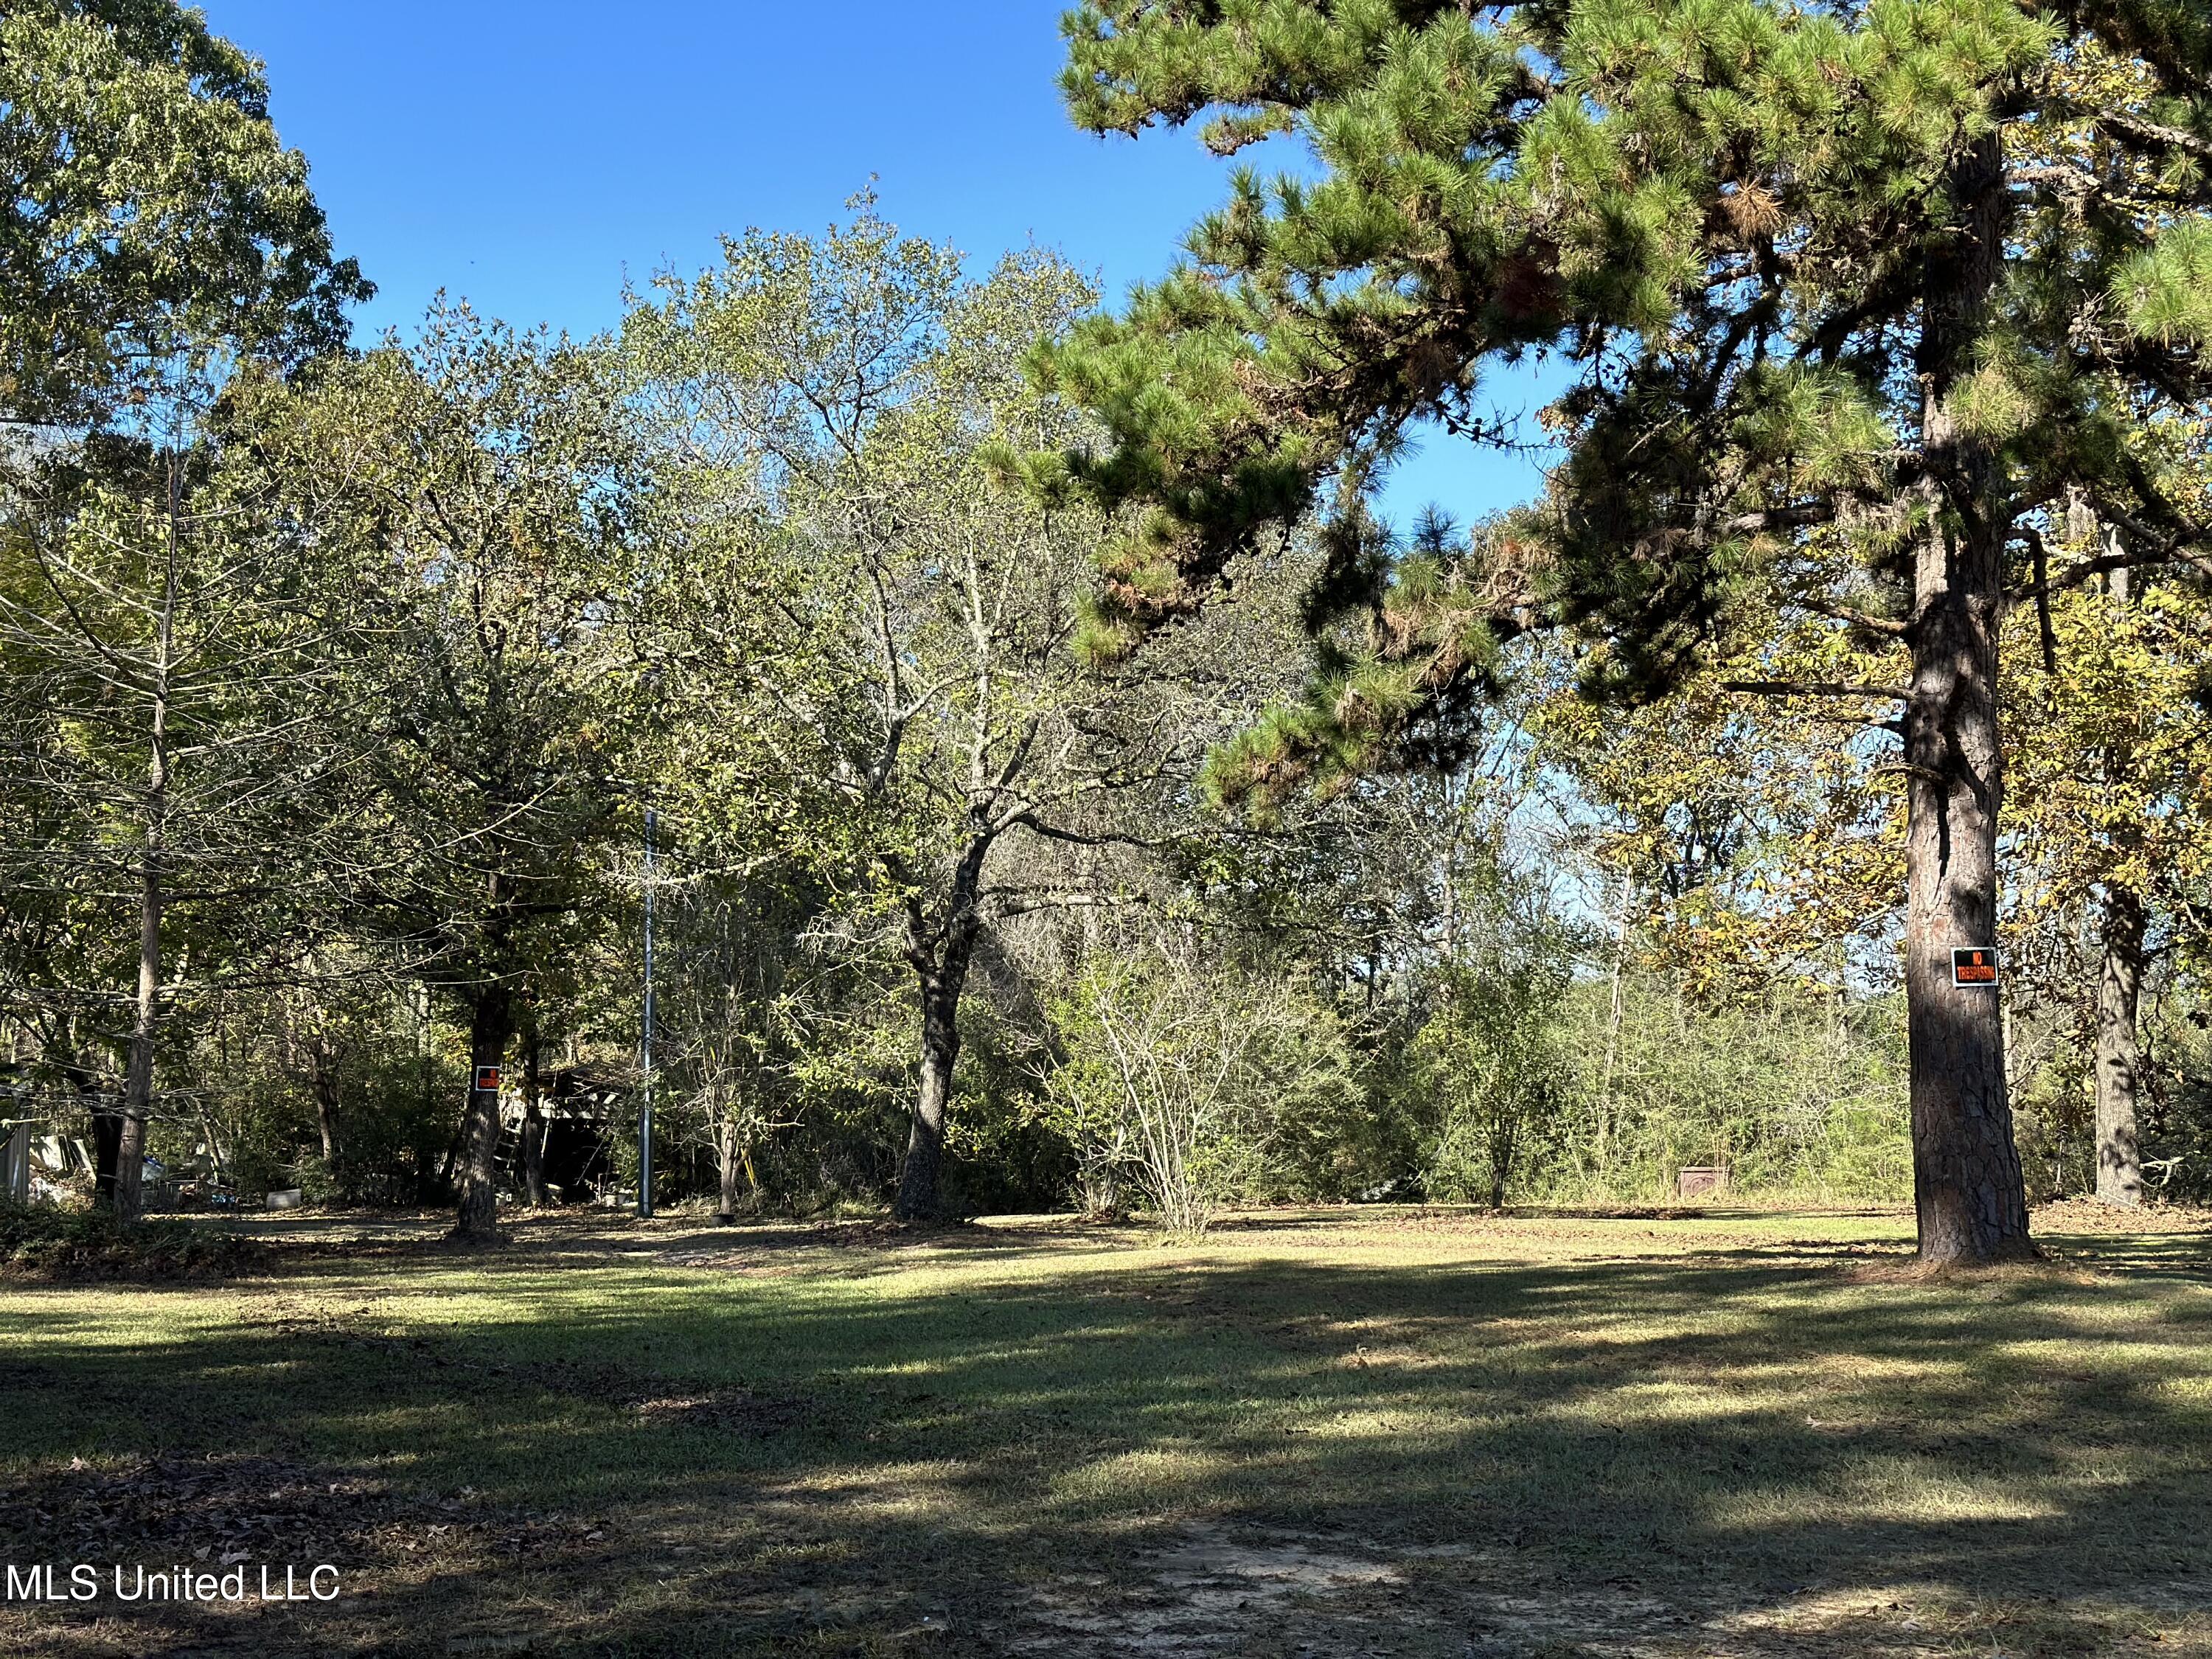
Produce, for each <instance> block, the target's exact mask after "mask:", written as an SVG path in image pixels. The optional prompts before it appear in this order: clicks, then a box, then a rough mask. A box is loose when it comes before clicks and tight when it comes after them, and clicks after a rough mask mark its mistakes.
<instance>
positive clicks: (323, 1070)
mask: <svg viewBox="0 0 2212 1659" xmlns="http://www.w3.org/2000/svg"><path fill="white" fill-rule="evenodd" d="M307 1089H308V1091H309V1092H310V1093H311V1094H313V1096H314V1097H315V1127H316V1129H317V1131H318V1132H319V1133H320V1135H321V1137H322V1142H323V1165H324V1167H325V1169H332V1170H334V1169H336V1168H337V1162H338V1152H339V1150H340V1142H339V1139H338V1066H337V1054H334V1053H332V1052H331V1046H330V1044H329V1043H328V1042H326V1041H325V1039H324V1038H323V1036H321V1035H320V1034H319V1033H318V1034H315V1035H313V1036H309V1037H308V1039H307Z"/></svg>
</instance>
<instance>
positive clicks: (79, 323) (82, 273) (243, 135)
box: [0, 0, 373, 424]
mask: <svg viewBox="0 0 2212 1659" xmlns="http://www.w3.org/2000/svg"><path fill="white" fill-rule="evenodd" d="M0 170H4V172H5V173H6V176H7V177H8V179H9V181H10V191H11V196H10V210H9V213H8V214H7V215H6V216H4V218H0V410H5V412H6V413H7V414H8V416H9V418H11V419H14V420H18V421H22V420H30V421H49V422H58V423H62V424H76V423H80V422H90V423H97V422H100V421H102V420H105V419H108V418H111V417H113V416H116V415H117V414H118V412H119V411H122V410H127V409H128V408H129V406H130V405H131V404H132V403H134V402H135V401H136V400H137V398H138V397H143V393H144V392H145V391H146V390H147V389H148V387H149V385H150V384H151V383H152V380H153V377H154V376H155V374H158V373H159V371H160V369H161V362H160V361H159V360H161V359H164V358H167V357H168V356H172V355H173V354H176V353H178V352H180V351H181V352H184V353H185V354H187V355H191V356H203V357H204V356H217V355H220V354H222V353H223V352H225V351H228V352H230V353H235V354H242V355H245V356H254V357H260V358H263V359H264V360H267V361H270V362H275V363H276V364H278V365H280V366H282V367H284V368H295V367H297V366H299V365H301V364H302V363H305V362H308V361H311V360H313V359H314V358H318V357H321V356H326V355H328V354H329V353H331V352H332V351H336V350H339V349H343V346H344V344H345V341H346V324H345V319H344V317H343V307H345V306H346V305H347V304H348V303H349V302H351V301H356V300H361V299H365V298H367V297H368V295H369V294H370V293H371V292H373V290H372V289H371V288H370V286H369V285H368V283H365V282H364V281H362V276H361V271H360V269H359V267H358V266H356V264H354V262H353V261H352V260H350V259H344V260H338V259H334V258H332V256H331V244H330V236H329V233H328V231H327V229H326V228H325V225H324V222H323V215H322V210H321V209H320V208H319V207H318V206H317V205H316V204H315V199H314V197H313V194H312V193H311V192H310V191H309V190H308V188H307V162H306V161H304V160H303V159H302V158H301V155H299V153H298V152H297V151H295V150H287V149H283V147H282V146H281V145H280V144H279V143H278V142H277V138H276V130H275V128H274V127H272V126H271V125H270V122H269V113H268V90H267V88H266V86H265V85H264V82H263V81H262V78H261V75H260V71H259V69H258V66H257V65H256V64H254V62H253V60H252V58H249V57H248V56H247V55H246V53H245V52H241V51H240V50H239V49H238V48H237V47H236V46H233V45H231V44H230V43H229V42H228V41H227V40H222V39H221V38H220V37H218V36H216V35H215V34H212V33H210V32H209V30H208V27H207V21H206V19H205V18H204V17H203V16H202V15H201V14H200V13H199V12H198V11H197V10H187V9H184V8H182V7H180V6H178V5H176V4H174V3H172V0H31V3H25V4H11V5H9V7H8V9H7V13H6V15H5V17H4V18H0Z"/></svg>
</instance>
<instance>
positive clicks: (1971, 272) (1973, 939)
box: [1905, 135, 2033, 1263]
mask: <svg viewBox="0 0 2212 1659" xmlns="http://www.w3.org/2000/svg"><path fill="white" fill-rule="evenodd" d="M1950 185H1951V197H1952V201H1953V204H1954V209H1955V211H1956V213H1957V215H1958V228H1956V230H1955V231H1954V232H1953V233H1952V234H1951V237H1950V240H1948V242H1947V243H1946V244H1944V245H1942V246H1939V247H1936V248H1935V249H1933V250H1931V252H1930V253H1929V258H1928V268H1927V274H1926V283H1927V287H1926V291H1925V295H1926V297H1925V304H1924V310H1923V318H1922V330H1921V335H1922V338H1921V344H1920V368H1921V383H1922V387H1923V393H1922V395H1923V413H1922V428H1921V439H1922V444H1923V453H1924V459H1925V464H1926V465H1925V475H1924V480H1923V483H1921V484H1920V485H1919V486H1918V487H1917V496H1918V505H1919V507H1920V508H1921V511H1922V513H1923V522H1922V523H1921V525H1920V526H1919V536H1920V541H1919V546H1918V550H1917V557H1916V560H1915V567H1916V568H1915V572H1914V606H1913V619H1912V623H1911V631H1910V633H1909V635H1908V636H1907V643H1908V644H1909V645H1910V646H1911V653H1912V675H1911V686H1910V687H1909V690H1908V696H1907V697H1906V701H1905V773H1906V776H1907V778H1908V780H1909V789H1908V803H1909V811H1910V823H1909V827H1908V829H1907V832H1906V840H1905V867H1906V882H1907V885H1908V888H1909V905H1908V909H1907V919H1906V926H1905V997H1906V1002H1907V1006H1908V1015H1907V1024H1908V1026H1909V1029H1910V1032H1911V1097H1912V1166H1913V1169H1912V1174H1913V1182H1912V1184H1913V1196H1914V1200H1915V1206H1916V1208H1917V1212H1918V1216H1919V1228H1920V1258H1921V1260H1922V1261H1928V1262H1931V1263H1952V1262H1977V1261H1996V1260H2001V1259H2002V1258H2005V1257H2009V1256H2020V1255H2028V1254H2031V1253H2032V1250H2033V1247H2032V1246H2031V1245H2030V1243H2029V1242H2028V1230H2027V1194H2026V1189H2025V1187H2024V1185H2023V1183H2022V1182H2021V1170H2020V1154H2019V1152H2018V1150H2017V1148H2016V1147H2015V1144H2014V1140H2013V1128H2012V1110H2011V1107H2010V1104H2009V1103H2008V1101H2007V1099H2006V1096H2005V1072H2004V1030H2003V1023H2002V1014H2001V1008H2000V1003H1999V996H2000V993H1999V991H1998V990H1997V988H1996V987H1994V986H1972V985H1969V986H1959V985H1954V984H1953V982H1952V973H1951V952H1952V951H1953V950H1954V949H1955V948H1957V947H1960V946H1970V947H1971V946H1979V947H1982V948H1984V949H1989V950H1994V948H1995V946H1996V915H1997V866H1996V831H1997V811H1998V807H1999V805H2000V803H2001V802H2002V799H2003V778H2002V771H2001V769H2000V750H1999V747H1998V736H1997V628H1998V623H1999V622H2000V620H2001V618H2002V606H2003V599H2004V580H2003V578H2004V552H2005V548H2006V544H2007V543H2008V540H2009V538H2010V534H2011V527H2012V526H2011V516H2010V513H2009V511H2008V508H2007V505H2006V502H2005V499H2004V495H2003V484H2002V475H2001V472H2000V470H1999V466H1998V463H1997V459H1996V456H1995V455H1994V454H1993V453H1992V452H1991V451H1990V447H1989V445H1988V444H1987V443H1986V442H1985V441H1982V440H1980V439H1978V438H1977V437H1975V436H1973V435H1971V434H1969V433H1966V432H1965V431H1963V430H1962V429H1961V428H1960V426H1959V424H1958V422H1957V421H1956V420H1955V418H1954V413H1953V410H1952V409H1951V407H1950V401H1949V400H1950V396H1951V392H1952V391H1953V389H1954V386H1956V385H1957V383H1958V381H1959V380H1960V376H1961V375H1962V374H1964V373H1966V370H1967V369H1968V368H1971V366H1972V361H1973V353H1974V350H1975V349H1976V347H1977V345H1978V341H1979V337H1980V334H1981V332H1982V331H1983V329H1984V326H1985V325H1986V322H1987V317H1988V308H1989V302H1990V295H1992V294H1993V293H1994V291H1995V289H1996V278H1997V275H1998V272H1999V268H2000V264H2001V261H2002V257H2003V241H2004V233H2005V214H2006V203H2005V195H2004V189H2003V161H2002V148H2001V145H2000V142H1999V140H1998V138H1997V137H1996V136H1995V135H1991V136H1990V137H1987V138H1984V139H1983V140H1980V141H1978V142H1977V143H1975V144H1974V145H1973V146H1972V148H1971V149H1969V150H1968V151H1967V152H1966V155H1964V156H1963V157H1962V158H1961V159H1960V161H1959V162H1957V163H1956V164H1955V165H1954V167H1953V169H1952V177H1951V179H1950Z"/></svg>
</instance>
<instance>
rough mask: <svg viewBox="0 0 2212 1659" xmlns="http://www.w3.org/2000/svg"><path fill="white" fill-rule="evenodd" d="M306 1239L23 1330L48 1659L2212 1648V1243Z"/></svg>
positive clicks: (9, 1466)
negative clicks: (275, 1597)
mask: <svg viewBox="0 0 2212 1659" xmlns="http://www.w3.org/2000/svg"><path fill="white" fill-rule="evenodd" d="M266 1225H267V1227H268V1229H269V1231H271V1232H272V1233H276V1234H278V1235H280V1236H282V1237H285V1238H287V1239H288V1240H289V1241H290V1242H289V1243H287V1244H286V1245H285V1246H284V1248H283V1252H282V1254H281V1255H280V1258H279V1261H278V1265H277V1266H276V1267H275V1268H274V1269H272V1270H271V1271H270V1272H268V1273H265V1274H263V1275H261V1276H258V1277H256V1278H253V1279H245V1280H240V1281H236V1282H233V1283H230V1284H227V1285H220V1286H193V1287H158V1286H138V1287H132V1286H113V1285H83V1286H42V1285H25V1284H6V1285H0V1413H4V1416H0V1421H4V1423H5V1425H6V1433H5V1436H4V1443H0V1560H6V1561H12V1562H15V1563H19V1564H22V1563H29V1562H46V1561H51V1562H53V1563H56V1564H57V1565H58V1567H59V1569H60V1576H61V1577H62V1579H63V1581H64V1587H65V1585H66V1578H67V1569H68V1567H69V1566H70V1565H73V1564H76V1563H79V1562H87V1563H93V1564H96V1565H98V1566H99V1568H100V1575H101V1585H102V1594H101V1596H100V1599H99V1600H98V1601H93V1602H87V1603H82V1604H74V1603H71V1604H57V1605H54V1606H52V1607H48V1606H25V1605H21V1604H17V1605H4V1606H0V1653H5V1654H9V1655H30V1656H38V1659H46V1656H56V1659H70V1656H94V1655H99V1656H109V1655H126V1654H127V1655H132V1656H142V1655H143V1656H153V1655H165V1656H173V1659H183V1656H185V1655H193V1656H216V1655H239V1656H243V1655H248V1654H252V1655H260V1654H277V1653H292V1652H295V1651H296V1652H300V1653H319V1654H339V1655H354V1654H372V1653H375V1654H410V1655H411V1654H434V1655H444V1654H467V1653H482V1654H508V1653H534V1654H544V1655H574V1656H583V1655H600V1654H606V1655H617V1654H619V1655H646V1654H664V1655H686V1656H690V1655H697V1656H707V1655H713V1656H721V1655H735V1654H753V1653H779V1654H781V1653H790V1654H802V1655H808V1654H822V1655H827V1654H902V1655H917V1656H920V1655H954V1654H973V1655H982V1654H1036V1655H1069V1656H1079V1659H1080V1656H1107V1655H1122V1654H1131V1655H1147V1656H1197V1655H1279V1656H1286V1659H1287V1656H1299V1655H1304V1656H1314V1659H1322V1656H1344V1655H1354V1654H1358V1655H1366V1654H1395V1655H1401V1656H1428V1655H1437V1656H1443V1655H1450V1656H1468V1655H1479V1656H1507V1655H1526V1656H1540V1655H1541V1656H1551V1659H1565V1656H1571V1655H1597V1654H1607V1655H1612V1654H1634V1655H1651V1656H1692V1655H1699V1656H1714V1655H1738V1654H1741V1655H1754V1654H1776V1655H1779V1654H1819V1655H1837V1656H1842V1655H1880V1656H1904V1655H1957V1656H1968V1655H1972V1656H1984V1659H1986V1656H1990V1655H2002V1656H2008V1659H2024V1656H2042V1655H2052V1656H2056V1655H2092V1654H2094V1655H2105V1654H2116V1655H2132V1654H2142V1655H2145V1656H2148V1655H2152V1654H2158V1655H2173V1654H2192V1655H2197V1654H2202V1655H2212V1233H2208V1232H2207V1231H2205V1230H2204V1229H2203V1227H2202V1226H2201V1225H2192V1226H2190V1227H2188V1228H2186V1229H2185V1230H2183V1231H2164V1232H2141V1233H2121V1232H2110V1231H2093V1232H2091V1231H2080V1232H2076V1231H2069V1230H2070V1229H2075V1228H2079V1227H2082V1226H2086V1225H2087V1219H2086V1218H2084V1216H2083V1214H2082V1212H2075V1213H2074V1214H2073V1215H2071V1216H2068V1215H2046V1216H2045V1217H2044V1218H2042V1219H2041V1221H2040V1223H2039V1231H2040V1232H2041V1234H2042V1236H2043V1237H2044V1238H2045V1242H2046V1243H2049V1244H2051V1245H2054V1246H2055V1247H2056V1249H2057V1251H2058V1252H2060V1253H2061V1254H2060V1255H2059V1258H2058V1259H2057V1260H2055V1261H2052V1262H2051V1263H2049V1264H2047V1265H2042V1266H2038V1267H2031V1268H2025V1269H2020V1270H2016V1271H2008V1272H2005V1273H1994V1274H1990V1275H1988V1276H1984V1277H1977V1278H1966V1279H1957V1280H1954V1281H1950V1282H1947V1283H1941V1284H1926V1283H1919V1282H1915V1281H1913V1280H1912V1279H1911V1278H1910V1276H1909V1274H1908V1273H1907V1272H1906V1271H1905V1250H1906V1245H1907V1241H1908V1237H1909V1222H1908V1220H1907V1218H1905V1217H1903V1216H1901V1215H1897V1214H1892V1213H1865V1214H1856V1215H1814V1214H1804V1213H1795V1214H1783V1215H1759V1214H1753V1213H1748V1212H1745V1213H1735V1212H1712V1213H1711V1214H1709V1215H1706V1216H1703V1217H1696V1218H1679V1219H1656V1218H1655V1219H1648V1220H1645V1219H1580V1218H1547V1217H1540V1216H1511V1217H1504V1218H1492V1217H1488V1216H1480V1215H1470V1214H1464V1213H1458V1212H1432V1211H1385V1212H1374V1211H1360V1212H1311V1213H1305V1212H1300V1213H1295V1214H1292V1213H1284V1214H1265V1215H1257V1216H1252V1217H1249V1218H1242V1219H1240V1220H1238V1221H1236V1222H1234V1223H1232V1224H1231V1225H1227V1226H1225V1227H1224V1228H1223V1229H1222V1230H1221V1231H1218V1232H1217V1233H1215V1234H1214V1235H1213V1236H1212V1237H1209V1238H1208V1239H1206V1241H1205V1242H1203V1243H1198V1244H1194V1245H1173V1246H1170V1245H1162V1244H1160V1243H1157V1242H1156V1241H1154V1240H1152V1239H1151V1238H1149V1237H1147V1236H1146V1235H1144V1234H1142V1233H1140V1232H1137V1231H1115V1230H1111V1229H1100V1228H1097V1227H1091V1226H1081V1225H1074V1224H1073V1223H1069V1222H1066V1221H1064V1220H1058V1219H1053V1218H1038V1219H1030V1220H1012V1221H999V1222H993V1223H989V1224H985V1225H976V1226H971V1227H963V1228H956V1229H951V1230H949V1231H943V1232H939V1233H934V1234H927V1235H921V1236H914V1235H903V1234H900V1233H897V1232H896V1231H891V1230H888V1229H884V1228H879V1227H873V1226H869V1225H858V1224H855V1225H848V1226H842V1227H827V1226H825V1227H820V1228H808V1227H775V1226H762V1227H748V1228H739V1229H717V1228H714V1227H712V1226H710V1225H703V1224H702V1222H699V1221H696V1220H694V1221H686V1220H684V1219H681V1218H675V1219H665V1220H662V1221H659V1222H655V1223H653V1224H650V1225H644V1224H637V1223H634V1222H629V1223H626V1222H623V1221H620V1220H615V1219H609V1218H604V1217H602V1218H595V1219H586V1218H549V1219H544V1220H531V1221H525V1222H522V1223H520V1225H517V1226H516V1228H515V1229H514V1237H515V1241H516V1242H515V1243H513V1245H511V1246H510V1247H508V1248H507V1249H502V1250H500V1251H498V1252H495V1253H492V1254H489V1255H475V1256H471V1255H454V1254H451V1253H448V1252H447V1251H446V1250H444V1249H440V1248H438V1247H437V1246H436V1245H435V1244H434V1243H431V1242H429V1241H430V1239H431V1237H432V1236H434V1235H435V1231H436V1230H437V1229H436V1224H435V1223H432V1222H429V1221H425V1222H423V1223H422V1224H419V1225H383V1226H373V1225H371V1224H368V1223H364V1222H361V1221H341V1222H337V1223H316V1222H313V1221H312V1220H310V1221H301V1222H277V1221H271V1222H270V1223H269V1224H266ZM356 1239H358V1241H359V1242H352V1243H347V1242H344V1241H350V1240H356ZM318 1240H319V1241H320V1242H317V1241H318ZM196 1558H197V1560H196ZM226 1558H228V1559H229V1560H230V1565H234V1566H240V1567H243V1568H245V1569H246V1571H248V1573H249V1574H250V1575H252V1574H258V1570H259V1568H260V1567H261V1565H264V1564H269V1565H271V1566H273V1567H274V1568H275V1569H276V1580H277V1581H278V1582H280V1583H281V1580H282V1569H283V1567H284V1566H286V1565H292V1566H294V1567H295V1568H296V1569H298V1570H299V1571H300V1573H301V1580H300V1582H301V1583H303V1584H304V1582H305V1578H304V1575H305V1571H306V1569H307V1568H308V1567H311V1566H313V1565H316V1564H318V1563H323V1562H329V1563H333V1564H336V1565H337V1566H338V1567H339V1568H340V1569H341V1577H340V1583H341V1586H342V1588H341V1589H340V1593H339V1595H338V1596H337V1599H336V1600H335V1601H330V1602H327V1603H314V1602H300V1603H285V1602H271V1603H261V1602H258V1601H254V1602H249V1603H247V1604H246V1605H245V1606H244V1607H232V1606H228V1605H224V1604H221V1603H217V1604H215V1605H212V1606H203V1605H199V1604H196V1603H190V1602H186V1603H144V1602H131V1603H126V1602H119V1601H116V1600H115V1599H114V1598H113V1596H112V1583H110V1580H109V1575H110V1574H111V1573H112V1567H113V1565H115V1564H117V1563H121V1564H123V1565H125V1569H126V1588H128V1587H129V1586H130V1583H131V1577H130V1570H131V1569H134V1568H136V1567H137V1565H141V1564H143V1565H146V1566H148V1567H149V1569H150V1568H158V1567H161V1566H165V1565H170V1564H173V1563H182V1564H185V1565H196V1566H197V1570H199V1571H208V1570H210V1569H220V1568H222V1565H223V1563H224V1562H225V1560H226ZM319 1582H321V1583H323V1584H324V1585H325V1587H327V1583H328V1581H327V1579H325V1580H324V1581H319ZM252 1588H254V1589H257V1590H258V1584H255V1585H253V1586H252Z"/></svg>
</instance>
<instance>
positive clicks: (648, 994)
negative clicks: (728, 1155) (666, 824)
mask: <svg viewBox="0 0 2212 1659" xmlns="http://www.w3.org/2000/svg"><path fill="white" fill-rule="evenodd" d="M655 827H656V826H655V822H654V817H653V808H651V807H650V806H648V807H647V808H646V809H645V1021H644V1030H643V1031H642V1033H641V1036H640V1038H639V1042H638V1066H639V1071H640V1073H641V1075H642V1077H643V1078H644V1079H645V1082H644V1089H643V1092H642V1094H641V1097H640V1103H639V1106H638V1114H637V1212H638V1214H639V1215H641V1216H643V1217H648V1218H649V1217H650V1216H651V1215H652V1214H653V830H654V829H655Z"/></svg>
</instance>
